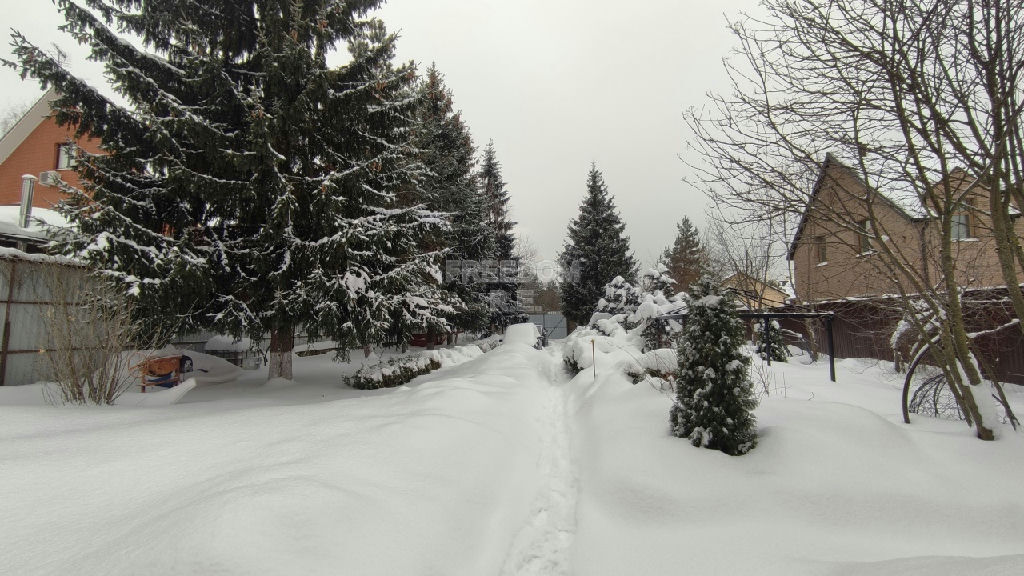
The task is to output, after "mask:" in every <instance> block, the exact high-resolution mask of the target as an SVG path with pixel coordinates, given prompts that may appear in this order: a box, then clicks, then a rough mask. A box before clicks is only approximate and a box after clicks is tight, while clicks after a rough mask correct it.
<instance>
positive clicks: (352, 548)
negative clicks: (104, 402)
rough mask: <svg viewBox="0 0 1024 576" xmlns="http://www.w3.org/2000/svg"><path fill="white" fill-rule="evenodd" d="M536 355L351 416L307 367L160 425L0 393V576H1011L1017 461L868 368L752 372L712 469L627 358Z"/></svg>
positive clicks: (518, 353) (1016, 531)
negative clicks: (756, 400) (753, 443)
mask: <svg viewBox="0 0 1024 576" xmlns="http://www.w3.org/2000/svg"><path fill="white" fill-rule="evenodd" d="M558 347H559V344H556V345H555V346H553V347H552V348H550V349H546V350H540V351H538V350H534V349H533V348H531V347H530V346H528V345H527V343H526V342H525V340H524V341H523V342H510V343H507V344H505V345H504V346H501V347H499V348H497V349H496V350H494V351H493V352H490V353H488V354H486V355H483V356H479V357H476V358H474V359H469V358H464V359H463V363H461V364H459V365H457V366H453V367H449V368H445V369H442V370H440V371H438V372H435V373H433V374H430V375H428V376H424V377H421V378H418V379H417V380H415V381H414V382H413V383H412V384H411V385H409V386H404V387H400V388H396V389H389V390H376V391H372V392H360V391H355V390H350V389H346V388H342V387H339V382H340V381H341V376H340V373H341V372H343V371H348V372H351V371H352V370H353V369H354V368H352V367H348V366H338V365H336V364H334V363H332V362H331V361H330V359H329V357H327V356H314V357H308V358H299V357H297V358H295V375H296V381H295V382H294V383H292V384H272V385H265V384H264V383H263V380H264V379H265V378H266V373H265V371H261V372H256V373H246V374H244V375H243V376H242V377H241V378H240V379H239V380H238V381H236V382H231V383H226V384H216V385H201V386H199V387H197V388H196V389H194V390H192V391H189V392H188V393H187V394H186V395H185V396H184V397H183V398H182V401H181V403H180V404H177V405H173V406H166V407H151V408H138V407H130V406H121V407H115V408H55V407H49V406H12V405H10V403H9V402H6V401H5V399H7V398H8V396H9V393H8V392H9V391H7V390H0V485H3V486H4V497H3V498H0V518H3V519H4V521H3V522H0V540H2V541H3V542H4V547H3V548H4V551H3V554H0V574H18V575H29V574H71V573H73V574H90V575H91V574H95V575H100V574H103V575H108V574H125V575H128V574H132V575H134V574H140V573H145V574H239V575H242V574H246V575H247V574H325V575H327V574H331V575H336V574H352V575H375V574H379V575H385V574H387V575H392V574H403V575H431V574H436V575H446V576H447V575H466V576H480V575H491V574H494V575H515V574H522V575H528V574H529V575H540V574H543V575H560V574H578V575H581V576H590V575H602V574H609V575H612V574H614V575H622V574H644V575H648V574H665V575H668V574H672V575H676V574H701V575H703V574H780V575H792V574H927V575H936V574H939V575H944V574H948V575H953V574H965V573H972V574H1016V573H1024V490H1021V489H1020V482H1021V478H1024V457H1022V456H1024V437H1022V435H1020V434H1015V433H1012V432H1010V431H1009V429H1006V430H1004V434H1003V438H1002V439H1001V440H999V441H997V442H993V443H982V442H980V441H978V440H975V439H974V438H973V436H972V434H971V431H970V429H969V428H967V427H966V426H965V425H963V424H962V423H958V422H950V421H940V420H929V419H925V418H916V419H915V421H914V424H912V425H910V426H906V425H903V424H901V423H900V418H899V405H898V393H899V390H898V389H899V382H898V380H897V379H895V378H894V377H892V376H889V375H887V374H886V373H885V372H884V370H883V368H884V365H875V364H867V363H864V362H860V361H844V362H841V363H840V364H839V365H838V368H839V382H838V383H836V384H832V383H830V382H828V376H827V367H826V366H825V365H824V364H817V365H811V366H804V365H801V364H800V359H794V361H793V362H792V363H790V364H786V365H778V364H776V365H773V367H772V369H771V370H772V371H771V373H770V374H769V375H768V378H769V380H770V381H769V384H770V386H769V388H770V391H771V394H770V395H769V396H768V397H767V398H764V399H762V405H761V407H760V408H759V409H758V411H757V416H758V418H759V423H760V430H761V441H760V443H759V446H758V448H756V449H755V450H754V451H753V452H751V453H750V454H748V455H746V456H743V457H739V458H730V457H728V456H724V455H722V454H720V453H717V452H712V451H708V450H702V449H698V448H693V447H691V446H690V445H689V444H688V443H687V442H685V441H683V440H679V439H677V438H673V437H671V436H669V434H668V430H667V429H668V420H667V418H668V408H669V406H670V405H671V398H670V395H669V394H668V393H667V392H663V391H660V390H657V389H655V388H654V387H652V386H650V385H648V384H647V383H641V384H638V385H633V384H631V383H630V381H629V380H628V379H627V377H626V376H624V375H623V368H624V365H625V364H628V363H629V362H631V361H635V358H633V355H632V354H631V353H630V352H629V351H628V350H623V349H616V348H615V347H614V346H610V347H609V346H606V347H605V349H603V350H602V349H600V347H599V350H598V352H599V353H598V358H597V359H596V373H597V376H596V379H595V377H594V366H590V367H589V368H588V369H587V370H584V371H583V372H581V373H580V374H579V375H577V376H576V377H574V378H570V377H569V376H568V375H566V373H565V372H564V370H563V367H562V363H561V351H560V350H559V349H558ZM1015 399H1016V400H1019V399H1020V395H1019V394H1018V395H1015ZM1017 403H1018V405H1019V404H1020V402H1017Z"/></svg>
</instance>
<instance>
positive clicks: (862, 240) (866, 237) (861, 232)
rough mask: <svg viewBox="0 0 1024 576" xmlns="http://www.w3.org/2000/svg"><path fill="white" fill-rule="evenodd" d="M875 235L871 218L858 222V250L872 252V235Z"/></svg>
mask: <svg viewBox="0 0 1024 576" xmlns="http://www.w3.org/2000/svg"><path fill="white" fill-rule="evenodd" d="M872 236H874V228H873V227H872V226H871V220H868V219H867V218H865V219H864V220H861V221H860V222H857V251H858V252H860V253H861V254H866V253H868V252H871V237H872Z"/></svg>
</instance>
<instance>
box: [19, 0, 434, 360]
mask: <svg viewBox="0 0 1024 576" xmlns="http://www.w3.org/2000/svg"><path fill="white" fill-rule="evenodd" d="M380 3H381V0H357V1H346V2H341V1H338V0H305V1H304V2H301V3H265V2H257V1H255V0H232V1H224V0H212V1H211V2H206V3H197V2H195V1H194V0H166V1H162V2H138V1H137V0H90V2H89V3H88V6H89V9H85V8H82V7H81V6H80V5H79V4H77V3H75V2H72V1H70V0H58V6H59V8H60V10H61V12H62V13H63V15H64V18H65V20H66V23H65V24H64V25H63V26H61V29H62V30H64V31H66V32H69V33H71V34H72V35H74V36H75V37H76V38H78V39H79V40H80V41H81V42H82V43H84V44H88V45H89V47H90V48H91V56H92V58H93V59H94V60H97V61H100V62H103V63H104V64H105V66H106V68H105V70H106V76H107V79H108V81H109V82H110V83H111V84H112V85H113V86H114V87H115V89H116V90H117V91H118V92H119V93H120V94H121V95H122V96H123V97H124V99H125V100H127V102H128V105H127V106H126V107H123V106H121V105H119V104H118V103H116V102H114V101H112V100H110V99H108V98H107V97H105V96H104V94H103V92H102V91H101V90H99V89H97V88H95V87H93V86H90V85H89V84H88V83H86V82H85V81H83V80H81V79H79V78H76V77H75V76H73V75H72V74H71V73H70V72H69V71H67V70H66V69H64V68H63V67H62V66H61V63H59V62H57V61H55V60H54V59H52V58H51V57H49V56H48V55H47V54H46V53H45V52H44V51H43V50H40V49H39V48H37V47H36V46H34V45H32V44H31V43H29V42H28V41H27V40H26V39H25V38H24V37H23V36H21V35H20V34H17V33H16V34H15V35H14V42H13V44H14V47H15V50H14V51H15V54H16V55H17V57H18V59H19V60H20V65H19V66H20V68H21V71H22V74H23V75H25V76H33V77H36V78H38V79H40V81H41V83H42V84H43V86H44V87H46V86H51V85H52V86H54V87H56V88H57V90H58V91H59V92H60V94H61V97H60V99H59V100H58V102H57V111H58V114H57V120H58V121H59V122H61V123H63V124H71V125H74V126H76V129H77V130H78V132H80V133H85V132H87V133H90V134H92V135H93V136H96V137H99V138H100V139H102V142H103V147H104V154H102V155H97V156H92V157H87V158H84V159H83V160H84V161H83V162H82V163H80V169H81V171H82V173H83V176H84V177H85V179H86V180H85V182H86V184H85V190H71V189H68V190H67V192H68V193H69V194H70V195H71V196H70V199H69V200H68V201H67V202H65V203H64V204H63V205H62V207H61V210H62V211H63V212H64V213H65V214H67V215H68V216H69V218H70V219H71V220H72V221H73V222H75V223H76V224H77V226H78V228H79V230H80V231H81V237H80V238H77V239H74V240H72V241H71V242H70V243H69V245H68V246H67V247H66V249H67V251H68V252H69V253H73V254H75V255H77V256H79V257H82V258H84V259H86V260H87V261H89V262H90V263H91V264H93V265H94V266H96V267H98V268H99V269H100V270H101V271H102V273H103V274H104V275H106V276H107V277H109V278H112V279H115V280H117V281H119V282H120V283H121V285H122V286H123V287H124V288H125V291H126V293H127V294H128V295H130V297H132V298H134V299H135V300H136V301H137V304H138V306H137V307H136V309H137V310H138V311H139V313H140V315H141V316H142V317H143V318H145V319H146V320H147V321H148V322H152V323H159V322H161V321H162V322H164V323H166V324H171V325H173V327H174V328H177V329H185V330H188V329H212V330H216V331H219V332H224V333H227V334H232V335H235V336H242V335H247V336H250V337H252V338H254V339H255V340H259V339H261V338H262V337H263V336H264V335H265V334H267V333H269V334H270V351H271V370H270V377H271V378H274V377H284V378H291V350H292V345H293V338H294V331H295V328H296V327H297V326H302V327H303V328H304V329H305V330H306V331H307V333H309V335H310V336H312V337H314V338H315V337H328V338H332V339H334V340H336V341H338V342H339V344H340V345H341V346H342V347H343V348H347V347H354V346H358V345H364V344H368V343H374V342H381V341H388V340H402V339H404V338H407V337H408V332H409V331H410V330H411V329H413V328H414V327H423V326H425V325H428V324H436V323H443V320H442V319H439V318H438V317H437V314H436V313H437V311H438V310H440V309H445V308H446V306H447V303H446V302H445V299H444V297H443V296H444V295H443V294H442V293H440V292H439V291H437V289H436V282H435V281H434V280H433V279H434V278H436V277H437V276H439V270H438V268H437V266H436V262H434V261H432V260H431V259H429V258H421V257H420V247H419V246H420V238H421V236H422V234H423V232H424V228H425V227H428V226H430V225H431V223H432V222H435V221H436V220H437V219H436V216H435V215H430V214H426V213H425V212H423V211H420V210H419V209H418V208H415V207H413V206H410V205H409V204H408V203H406V202H404V201H403V198H402V196H401V194H399V192H400V191H401V190H403V189H407V188H408V187H409V186H410V182H413V181H414V176H415V174H416V173H417V168H416V166H415V163H414V158H413V155H412V151H411V148H410V146H409V145H408V135H407V134H408V130H409V123H410V118H411V116H412V113H413V110H412V107H413V106H414V105H415V102H416V99H415V95H414V94H413V92H412V83H413V81H414V80H415V74H414V71H413V70H412V68H411V66H399V67H394V66H393V65H392V61H393V56H394V37H393V36H392V35H389V34H387V32H386V31H385V29H384V27H383V24H382V23H380V22H379V21H378V20H375V19H371V18H367V17H366V14H367V12H368V11H370V10H372V9H374V8H376V7H377V6H378V5H379V4H380ZM121 32H124V33H127V34H129V35H131V36H130V37H122V36H120V35H119V33H121ZM131 37H135V38H138V39H139V40H140V41H141V43H142V45H143V49H139V48H136V45H135V43H134V42H133V41H132V39H131ZM339 44H340V45H345V44H348V46H349V50H350V53H351V56H352V58H351V61H350V63H348V64H346V65H345V66H343V67H341V68H337V69H330V68H328V67H327V64H326V60H327V55H328V54H329V53H330V52H331V51H332V50H333V49H334V48H335V47H336V46H338V45H339ZM9 64H10V63H9Z"/></svg>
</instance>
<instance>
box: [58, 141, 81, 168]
mask: <svg viewBox="0 0 1024 576" xmlns="http://www.w3.org/2000/svg"><path fill="white" fill-rule="evenodd" d="M75 166H78V146H76V145H75V144H73V143H65V144H58V145H57V170H74V169H75Z"/></svg>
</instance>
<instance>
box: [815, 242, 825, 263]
mask: <svg viewBox="0 0 1024 576" xmlns="http://www.w3.org/2000/svg"><path fill="white" fill-rule="evenodd" d="M814 247H815V251H816V252H817V253H818V262H828V251H827V249H826V247H825V237H824V236H815V237H814Z"/></svg>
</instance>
